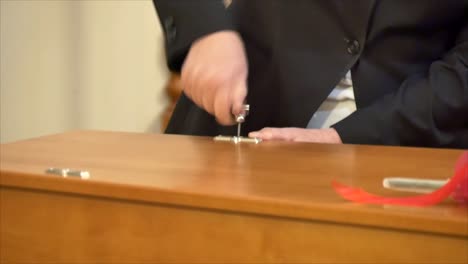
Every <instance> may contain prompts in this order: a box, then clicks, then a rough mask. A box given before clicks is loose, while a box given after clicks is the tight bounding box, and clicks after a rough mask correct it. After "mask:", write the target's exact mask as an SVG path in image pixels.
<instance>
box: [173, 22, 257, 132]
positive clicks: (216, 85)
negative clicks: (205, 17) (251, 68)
mask: <svg viewBox="0 0 468 264" xmlns="http://www.w3.org/2000/svg"><path fill="white" fill-rule="evenodd" d="M247 75H248V66H247V59H246V55H245V50H244V45H243V43H242V40H241V38H240V36H239V35H238V33H236V32H234V31H220V32H215V33H212V34H210V35H207V36H205V37H202V38H200V39H198V40H197V41H195V42H194V43H193V44H192V47H191V48H190V51H189V53H188V55H187V58H186V59H185V62H184V65H183V67H182V75H181V82H182V83H181V84H182V87H183V90H184V92H185V94H186V95H187V96H188V97H189V98H190V99H192V101H193V102H194V103H195V104H197V105H198V106H200V107H201V108H203V109H205V110H206V111H207V112H208V113H210V114H212V115H214V116H215V117H216V120H217V121H218V122H219V123H220V124H222V125H232V124H234V123H235V122H234V121H235V120H234V118H233V115H237V114H240V113H241V112H242V105H243V103H244V100H245V97H246V96H247Z"/></svg>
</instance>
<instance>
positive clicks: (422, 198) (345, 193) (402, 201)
mask: <svg viewBox="0 0 468 264" xmlns="http://www.w3.org/2000/svg"><path fill="white" fill-rule="evenodd" d="M332 186H333V188H334V189H335V191H336V192H337V193H338V194H339V195H341V196H342V197H343V198H344V199H346V200H350V201H353V202H357V203H366V204H393V205H407V206H429V205H435V204H438V203H440V202H441V201H443V200H444V199H446V198H447V197H449V196H451V197H452V198H453V199H454V200H456V201H458V202H460V203H466V204H468V151H465V152H463V153H462V155H461V156H460V157H459V158H458V161H457V163H456V166H455V174H454V175H453V177H451V179H450V180H449V181H448V182H447V183H446V184H445V185H444V186H442V187H441V188H439V189H437V190H435V191H434V192H432V193H429V194H424V195H417V196H410V197H397V198H395V197H393V198H391V197H383V196H378V195H374V194H370V193H368V192H366V191H364V190H362V189H361V188H353V187H350V186H346V185H343V184H341V183H339V182H336V181H332Z"/></svg>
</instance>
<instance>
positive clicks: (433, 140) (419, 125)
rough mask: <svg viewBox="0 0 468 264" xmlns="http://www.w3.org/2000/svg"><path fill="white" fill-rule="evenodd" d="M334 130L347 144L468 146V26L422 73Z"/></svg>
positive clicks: (361, 110)
mask: <svg viewBox="0 0 468 264" xmlns="http://www.w3.org/2000/svg"><path fill="white" fill-rule="evenodd" d="M333 127H334V128H335V129H336V130H337V132H338V134H339V135H340V136H341V139H342V140H343V142H345V143H365V144H384V145H409V146H426V147H449V148H468V23H466V24H465V26H464V27H463V28H462V30H461V32H460V33H459V35H458V37H457V40H456V42H455V45H454V47H453V48H452V49H451V50H450V51H449V52H448V53H446V54H445V56H444V57H443V58H441V60H438V61H434V62H433V63H432V64H431V65H430V67H429V70H428V72H427V73H426V74H424V75H419V76H410V77H409V78H407V79H406V80H405V81H404V82H403V83H402V84H401V86H400V87H399V89H398V90H397V91H396V92H395V93H392V94H389V95H386V96H385V97H384V98H381V99H380V100H378V101H376V102H375V103H374V104H372V105H370V106H369V107H366V108H362V109H358V110H357V111H356V112H354V113H353V114H352V115H350V116H349V117H347V118H345V119H344V120H342V121H341V122H338V123H337V124H335V125H334V126H333Z"/></svg>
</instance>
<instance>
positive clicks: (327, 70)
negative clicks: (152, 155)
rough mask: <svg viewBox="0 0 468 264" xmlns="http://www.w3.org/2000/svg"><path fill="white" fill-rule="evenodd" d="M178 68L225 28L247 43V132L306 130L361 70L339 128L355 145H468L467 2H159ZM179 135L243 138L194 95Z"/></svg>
mask: <svg viewBox="0 0 468 264" xmlns="http://www.w3.org/2000/svg"><path fill="white" fill-rule="evenodd" d="M154 2H155V6H156V10H157V12H158V14H159V18H160V20H161V23H162V25H163V29H164V32H165V36H166V52H167V58H168V65H169V67H170V68H171V69H172V70H174V71H179V70H180V68H181V66H182V63H183V61H184V58H185V56H186V54H187V52H188V50H189V48H190V45H191V43H192V42H193V41H194V40H196V39H197V38H199V37H202V36H204V35H206V34H209V33H212V32H215V31H219V30H226V29H231V30H236V31H238V32H239V33H240V34H241V36H242V38H243V40H244V43H245V47H246V52H247V57H248V62H249V80H248V96H247V102H248V103H249V104H250V106H251V112H250V114H249V116H248V117H247V122H246V125H245V127H246V129H245V130H244V131H245V132H246V133H247V131H252V130H257V129H261V128H263V127H267V126H269V127H305V126H306V125H307V123H308V121H309V119H310V118H311V116H312V115H313V113H314V112H315V111H316V110H317V108H318V107H319V106H320V104H321V103H322V102H323V101H324V100H325V99H326V97H327V96H328V94H329V93H330V92H331V90H332V89H333V88H334V86H335V85H336V84H337V83H338V82H339V80H340V79H341V78H342V77H343V76H344V75H345V73H346V72H347V71H348V70H351V72H352V78H353V83H354V93H355V98H356V105H357V111H356V112H354V113H353V114H352V115H350V116H349V117H347V118H345V119H344V120H342V121H340V122H339V123H337V124H336V125H334V126H333V127H334V128H335V129H336V130H337V131H338V133H339V135H340V136H341V139H342V140H343V142H345V143H358V144H384V145H413V146H431V147H459V148H467V147H468V1H467V0H445V1H440V0H411V1H408V0H380V1H379V0H375V1H372V0H353V1H342V0H291V1H290V0H234V1H233V4H232V5H231V6H230V7H229V8H227V9H225V8H224V6H223V4H222V1H220V0H197V1H189V0H186V1H184V0H154ZM167 132H168V133H180V134H194V135H217V134H220V133H225V134H226V133H230V134H233V133H234V129H233V127H221V126H219V125H218V124H217V123H216V121H215V120H214V119H213V117H212V116H210V115H209V114H207V113H206V112H205V111H203V110H201V109H199V108H198V107H197V106H195V104H193V103H192V102H191V101H190V100H189V99H188V98H187V97H185V96H182V97H181V99H180V100H179V102H178V104H177V106H176V109H175V112H174V115H173V118H172V120H171V122H170V124H169V127H168V129H167Z"/></svg>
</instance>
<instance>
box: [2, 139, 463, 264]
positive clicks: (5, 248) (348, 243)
mask: <svg viewBox="0 0 468 264" xmlns="http://www.w3.org/2000/svg"><path fill="white" fill-rule="evenodd" d="M460 154H461V151H459V150H441V149H438V150H437V149H423V148H398V147H377V146H357V145H322V144H304V143H282V142H263V143H261V144H259V145H250V144H245V145H244V144H240V145H233V144H230V143H224V142H213V141H212V139H211V138H206V137H188V136H171V135H155V134H133V133H117V132H96V131H78V132H70V133H65V134H60V135H54V136H48V137H42V138H37V139H31V140H26V141H22V142H16V143H11V144H3V145H1V156H0V162H1V166H0V184H1V191H0V194H1V196H0V197H1V201H0V202H1V210H2V214H1V220H2V221H1V223H0V228H1V229H0V231H1V233H0V234H1V238H0V242H1V243H0V249H1V251H0V252H1V254H0V260H2V261H11V260H14V261H16V262H21V261H23V262H27V261H32V260H42V261H48V262H50V261H62V262H63V261H67V262H76V263H79V262H89V261H93V260H94V261H96V260H100V261H103V262H119V261H121V262H142V261H147V262H204V263H206V262H226V261H228V262H322V263H323V262H329V263H337V262H341V263H350V262H353V263H358V262H359V263H362V262H367V263H377V262H384V263H396V262H400V263H415V262H416V261H417V262H419V263H449V262H450V263H466V262H468V254H466V253H467V252H468V208H467V207H466V206H460V205H457V204H456V203H454V202H452V201H450V200H448V201H446V202H445V203H443V204H441V205H437V206H434V207H429V208H417V207H416V208H415V207H397V206H376V205H372V206H371V205H358V204H353V203H350V202H347V201H344V200H342V199H341V198H340V197H339V196H338V195H336V194H335V193H334V192H333V190H332V188H331V186H330V182H331V180H332V179H336V180H339V181H341V182H344V183H347V184H353V185H358V186H362V187H363V188H365V189H367V190H369V191H372V192H376V193H380V194H388V195H394V196H399V195H406V193H400V192H393V191H389V190H385V189H383V188H382V187H381V185H382V179H383V178H384V177H396V176H399V177H415V178H418V177H420V178H434V179H445V178H447V177H450V176H451V175H452V173H453V166H454V163H455V160H456V158H457V157H458V156H459V155H460ZM48 167H62V168H77V169H85V170H88V171H90V173H91V178H90V179H88V180H80V179H74V178H62V177H59V176H54V175H46V174H44V173H43V172H44V170H45V169H46V168H48ZM34 241H35V242H36V243H32V242H34Z"/></svg>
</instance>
